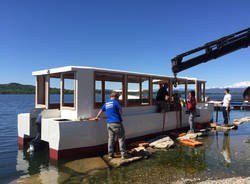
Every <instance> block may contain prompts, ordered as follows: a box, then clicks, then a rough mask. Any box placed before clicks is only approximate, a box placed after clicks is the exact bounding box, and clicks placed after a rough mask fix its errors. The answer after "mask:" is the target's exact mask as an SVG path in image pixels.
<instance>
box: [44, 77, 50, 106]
mask: <svg viewBox="0 0 250 184" xmlns="http://www.w3.org/2000/svg"><path fill="white" fill-rule="evenodd" d="M49 88H50V77H49V75H46V78H45V106H46V109H49V102H50V96H49V95H50V94H49V93H50V91H49Z"/></svg>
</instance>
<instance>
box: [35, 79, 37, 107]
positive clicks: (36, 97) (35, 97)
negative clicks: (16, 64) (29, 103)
mask: <svg viewBox="0 0 250 184" xmlns="http://www.w3.org/2000/svg"><path fill="white" fill-rule="evenodd" d="M35 101H36V102H35V103H36V106H37V104H38V76H36V96H35Z"/></svg>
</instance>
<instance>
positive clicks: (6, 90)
mask: <svg viewBox="0 0 250 184" xmlns="http://www.w3.org/2000/svg"><path fill="white" fill-rule="evenodd" d="M35 90H36V87H35V86H34V85H23V84H19V83H9V84H0V94H16V95H20V94H35ZM111 91H112V90H109V89H107V92H108V93H110V92H111ZM177 91H178V92H179V93H182V94H183V93H184V91H183V89H180V90H177ZM223 91H224V90H223V89H220V90H219V89H217V88H216V89H214V91H212V90H211V89H207V90H206V95H208V96H209V95H222V94H223ZM73 92H74V91H73V90H65V91H64V93H65V94H73ZM242 92H243V88H233V89H232V90H231V94H232V95H241V94H242ZM97 93H100V91H98V90H97ZM154 93H156V92H154ZM50 94H60V89H59V88H50Z"/></svg>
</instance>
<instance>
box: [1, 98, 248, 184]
mask: <svg viewBox="0 0 250 184" xmlns="http://www.w3.org/2000/svg"><path fill="white" fill-rule="evenodd" d="M34 99H35V97H34V95H0V183H1V184H2V183H3V184H4V183H9V182H11V181H13V180H16V179H17V178H19V177H21V176H27V175H31V176H33V177H34V178H35V179H37V178H38V177H39V178H40V180H39V182H41V183H42V181H44V180H41V177H42V176H45V178H46V177H47V176H51V177H56V178H57V179H55V180H53V181H54V182H55V183H78V182H83V183H165V182H171V181H175V180H176V179H180V178H194V177H195V178H200V179H206V178H225V177H233V176H250V144H247V143H244V140H247V139H250V123H248V124H243V125H241V126H240V127H239V129H238V130H233V131H230V132H229V134H228V135H227V134H224V133H210V135H209V136H208V137H204V138H201V141H202V142H203V143H204V145H203V146H201V147H198V148H195V149H194V148H189V147H186V146H181V145H177V146H176V147H175V148H173V149H170V150H167V151H159V152H157V153H156V154H154V156H153V157H152V158H150V159H147V160H143V161H140V162H136V163H133V164H131V165H128V166H124V167H121V168H118V169H104V170H102V171H101V172H98V173H95V174H86V173H79V172H76V171H73V170H72V169H69V168H67V167H66V166H65V165H66V164H67V163H68V162H72V160H70V161H61V162H58V163H57V165H55V164H54V163H51V162H50V160H49V153H48V151H47V150H44V151H42V152H39V153H35V154H34V155H33V156H32V155H29V154H28V153H27V148H25V149H24V150H18V140H17V114H18V113H24V112H29V110H30V109H31V108H33V107H34ZM245 116H250V111H232V113H231V119H232V120H233V119H237V118H242V117H245ZM219 121H220V122H222V116H221V114H220V117H219ZM79 163H80V161H79ZM62 173H63V174H62ZM64 177H65V178H67V180H64V179H63V178H64ZM32 181H37V180H32ZM39 182H38V183H39ZM50 182H51V181H50ZM54 182H53V183H54ZM31 183H32V182H31Z"/></svg>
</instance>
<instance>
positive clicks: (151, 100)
mask: <svg viewBox="0 0 250 184" xmlns="http://www.w3.org/2000/svg"><path fill="white" fill-rule="evenodd" d="M148 95H149V105H153V83H152V77H150V78H149V92H148Z"/></svg>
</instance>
